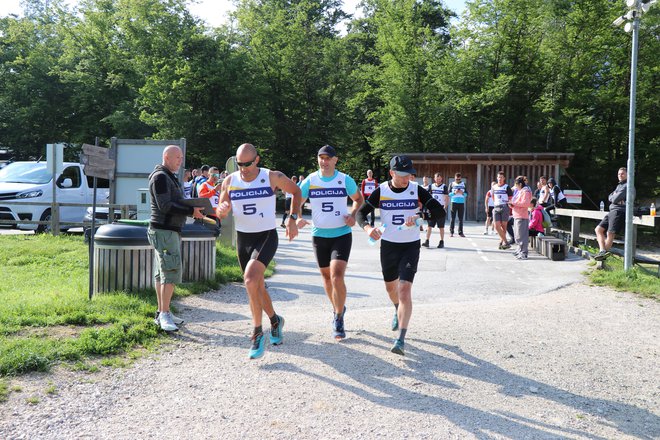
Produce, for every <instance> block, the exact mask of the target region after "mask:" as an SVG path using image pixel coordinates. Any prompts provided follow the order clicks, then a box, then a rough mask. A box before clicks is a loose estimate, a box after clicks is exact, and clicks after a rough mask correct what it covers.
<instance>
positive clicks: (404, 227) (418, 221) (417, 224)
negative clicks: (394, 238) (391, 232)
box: [396, 218, 424, 231]
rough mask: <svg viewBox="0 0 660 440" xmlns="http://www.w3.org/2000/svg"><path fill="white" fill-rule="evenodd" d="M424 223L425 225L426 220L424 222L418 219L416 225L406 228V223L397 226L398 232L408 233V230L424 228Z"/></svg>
mask: <svg viewBox="0 0 660 440" xmlns="http://www.w3.org/2000/svg"><path fill="white" fill-rule="evenodd" d="M422 223H424V220H422V219H421V218H418V219H417V220H415V224H414V225H412V226H406V224H405V223H404V224H402V225H399V226H397V227H396V230H397V231H406V230H408V229H413V228H418V227H420V226H422Z"/></svg>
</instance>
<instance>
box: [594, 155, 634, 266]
mask: <svg viewBox="0 0 660 440" xmlns="http://www.w3.org/2000/svg"><path fill="white" fill-rule="evenodd" d="M617 177H618V178H619V184H618V185H617V186H616V188H615V189H614V191H612V193H611V194H610V195H609V196H608V197H607V199H608V200H609V201H610V212H608V213H607V214H605V217H603V220H602V221H601V222H600V223H599V224H598V226H596V239H597V240H598V247H599V248H600V251H599V252H598V253H597V254H596V256H595V257H594V260H596V261H603V260H605V259H606V258H607V257H609V256H610V255H611V254H610V249H611V248H612V243H613V242H614V236H615V235H616V234H620V233H622V232H623V230H624V228H625V226H626V191H627V187H628V171H627V170H626V168H625V167H621V168H619V171H618V173H617Z"/></svg>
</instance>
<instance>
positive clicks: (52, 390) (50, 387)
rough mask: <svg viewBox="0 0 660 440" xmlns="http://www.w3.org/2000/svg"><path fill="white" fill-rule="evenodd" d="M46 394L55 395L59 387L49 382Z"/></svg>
mask: <svg viewBox="0 0 660 440" xmlns="http://www.w3.org/2000/svg"><path fill="white" fill-rule="evenodd" d="M45 392H46V394H48V395H49V396H53V395H55V394H57V387H56V386H55V384H53V383H49V384H48V386H47V387H46V390H45Z"/></svg>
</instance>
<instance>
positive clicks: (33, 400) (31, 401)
mask: <svg viewBox="0 0 660 440" xmlns="http://www.w3.org/2000/svg"><path fill="white" fill-rule="evenodd" d="M25 401H26V402H27V403H29V404H30V405H36V404H38V403H39V402H40V400H39V398H38V397H37V396H32V397H28V398H27V399H25Z"/></svg>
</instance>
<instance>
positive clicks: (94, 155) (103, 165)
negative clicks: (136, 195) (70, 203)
mask: <svg viewBox="0 0 660 440" xmlns="http://www.w3.org/2000/svg"><path fill="white" fill-rule="evenodd" d="M82 150H83V152H82V153H81V154H80V163H81V164H83V172H84V173H85V176H90V177H93V178H94V196H93V200H92V229H91V231H90V236H89V299H92V295H93V294H94V233H95V232H96V231H95V229H96V188H97V182H96V179H97V178H100V179H108V180H114V178H115V157H114V155H115V152H114V150H111V149H109V148H103V147H99V146H96V145H89V144H83V146H82ZM110 214H111V210H110V209H108V219H110V218H111V217H110Z"/></svg>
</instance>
